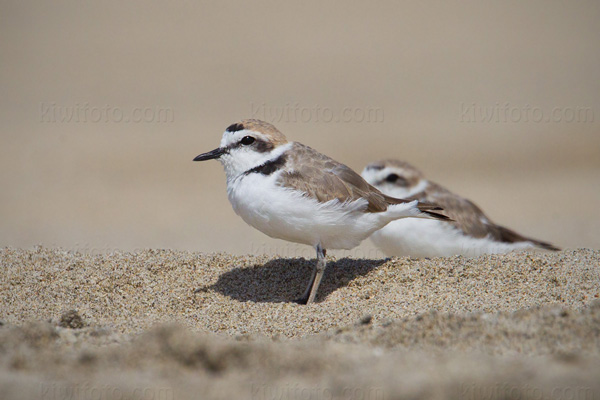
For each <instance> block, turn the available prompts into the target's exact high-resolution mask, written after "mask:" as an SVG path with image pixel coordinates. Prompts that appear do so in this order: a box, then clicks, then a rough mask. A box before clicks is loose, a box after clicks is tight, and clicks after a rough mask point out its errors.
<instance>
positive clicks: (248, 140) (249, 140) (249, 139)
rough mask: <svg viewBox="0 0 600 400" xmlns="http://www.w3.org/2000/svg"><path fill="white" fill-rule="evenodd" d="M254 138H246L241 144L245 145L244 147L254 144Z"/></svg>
mask: <svg viewBox="0 0 600 400" xmlns="http://www.w3.org/2000/svg"><path fill="white" fill-rule="evenodd" d="M254 140H255V139H254V138H253V137H252V136H244V137H243V138H242V140H240V143H241V144H243V145H244V146H247V145H249V144H252V143H254Z"/></svg>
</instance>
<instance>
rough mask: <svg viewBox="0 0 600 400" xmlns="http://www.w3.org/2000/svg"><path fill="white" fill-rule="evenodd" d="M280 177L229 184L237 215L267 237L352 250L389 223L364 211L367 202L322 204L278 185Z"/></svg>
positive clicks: (254, 176) (248, 177) (251, 177)
mask: <svg viewBox="0 0 600 400" xmlns="http://www.w3.org/2000/svg"><path fill="white" fill-rule="evenodd" d="M277 175H278V174H277V173H273V174H271V175H268V176H265V175H262V174H249V175H246V176H244V177H242V178H241V179H238V180H236V181H233V182H228V185H227V193H228V196H229V201H230V202H231V204H232V206H233V209H234V211H235V212H236V214H238V215H239V216H240V217H242V219H243V220H244V221H245V222H246V223H247V224H249V225H251V226H253V227H254V228H256V229H258V230H259V231H261V232H263V233H265V234H266V235H268V236H271V237H273V238H277V239H283V240H287V241H290V242H296V243H302V244H307V245H310V246H313V247H314V246H317V245H318V244H321V246H322V247H323V248H324V249H351V248H353V247H356V246H358V245H359V244H360V242H361V241H363V240H364V239H366V238H367V237H369V235H370V234H371V233H373V232H374V231H375V230H377V229H378V228H380V227H381V226H383V225H384V224H385V223H386V222H387V221H383V220H382V218H381V217H380V216H376V215H374V214H372V213H364V212H362V210H363V209H364V208H365V207H366V205H367V202H366V200H358V201H355V202H353V203H350V204H341V203H340V202H339V201H337V200H333V201H329V202H327V203H319V202H318V201H316V200H314V199H311V198H309V197H306V196H303V195H302V194H300V193H299V192H295V191H293V190H290V189H286V188H283V187H280V186H278V185H277V184H276V179H277Z"/></svg>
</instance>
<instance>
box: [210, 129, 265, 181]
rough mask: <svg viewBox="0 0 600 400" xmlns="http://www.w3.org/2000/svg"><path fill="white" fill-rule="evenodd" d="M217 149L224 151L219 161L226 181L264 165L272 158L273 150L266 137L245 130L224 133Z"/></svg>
mask: <svg viewBox="0 0 600 400" xmlns="http://www.w3.org/2000/svg"><path fill="white" fill-rule="evenodd" d="M219 148H220V149H222V150H225V151H224V153H223V154H222V155H221V157H219V161H220V162H221V164H223V168H224V169H225V174H226V175H227V180H230V179H235V178H237V177H238V176H240V175H241V174H243V173H244V172H246V171H248V170H249V169H252V168H254V167H257V166H259V165H261V164H264V163H265V162H266V161H268V160H270V159H272V158H273V153H272V151H273V150H275V146H274V145H273V144H272V142H271V141H270V140H269V138H268V137H267V136H266V135H264V134H262V133H259V132H255V131H251V130H247V129H242V130H239V131H236V132H229V131H225V133H223V138H222V139H221V145H220V147H219Z"/></svg>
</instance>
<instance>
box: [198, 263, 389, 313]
mask: <svg viewBox="0 0 600 400" xmlns="http://www.w3.org/2000/svg"><path fill="white" fill-rule="evenodd" d="M384 262H386V260H366V259H350V258H342V259H340V260H337V261H330V262H328V263H327V269H326V270H325V276H324V277H323V280H322V281H321V285H320V286H319V291H318V294H317V300H316V301H317V302H319V301H322V300H323V299H325V298H326V297H327V296H329V294H331V293H332V292H334V291H335V290H337V289H339V288H341V287H344V286H346V285H348V284H349V283H350V282H351V281H352V280H354V279H355V278H357V277H359V276H363V275H366V274H367V273H369V271H371V270H373V269H375V268H377V267H378V266H380V265H381V264H383V263H384ZM315 263H316V260H314V259H313V260H306V259H304V258H281V259H276V260H271V261H269V262H267V263H265V264H256V265H253V266H251V267H238V268H235V269H233V270H231V271H227V272H225V273H224V274H222V275H221V276H219V279H218V280H217V282H216V283H214V284H212V285H209V286H207V287H206V288H204V289H205V290H212V291H216V292H218V293H221V294H224V295H225V296H229V297H231V298H232V299H235V300H239V301H254V302H263V303H282V302H293V301H294V300H295V299H297V298H299V297H300V296H301V295H302V293H303V292H304V290H305V289H306V286H307V285H308V282H309V280H310V278H311V274H312V269H313V266H314V265H315Z"/></svg>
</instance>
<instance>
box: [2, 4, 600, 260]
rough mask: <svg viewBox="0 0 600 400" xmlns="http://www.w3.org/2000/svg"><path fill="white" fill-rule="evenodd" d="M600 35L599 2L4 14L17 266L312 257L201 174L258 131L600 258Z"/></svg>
mask: <svg viewBox="0 0 600 400" xmlns="http://www.w3.org/2000/svg"><path fill="white" fill-rule="evenodd" d="M598 21H600V4H599V3H598V2H593V1H590V2H584V1H579V2H570V3H564V2H543V1H537V2H536V1H533V2H527V3H520V2H485V3H480V2H460V3H459V2H392V1H388V2H377V3H372V2H363V3H359V4H353V5H349V4H348V3H345V2H341V1H340V2H326V3H323V2H316V1H315V2H301V3H295V4H292V3H279V2H259V3H253V4H247V3H244V2H187V1H174V2H151V1H148V2H146V1H133V2H126V3H122V2H116V1H115V2H108V1H107V2H96V3H80V2H69V1H52V2H44V1H27V2H17V1H1V2H0V38H1V39H0V59H1V63H0V92H1V93H2V96H1V97H0V121H1V124H0V141H1V143H2V146H0V167H1V168H2V171H3V173H2V175H1V176H0V187H1V188H2V190H0V210H1V213H2V214H1V217H2V223H1V224H0V245H2V246H15V247H23V248H31V247H32V246H34V245H36V244H43V245H45V246H50V247H56V246H61V247H64V248H67V249H71V250H77V251H83V252H93V253H98V252H110V251H112V250H114V249H121V250H134V249H140V248H170V249H179V250H193V251H202V252H212V251H224V252H229V253H233V254H249V253H252V254H260V253H265V252H266V253H278V254H282V255H284V256H288V257H293V256H305V257H313V254H312V253H313V251H312V249H310V248H307V247H297V246H295V245H290V244H287V243H285V242H281V241H276V240H271V239H269V238H267V237H266V236H264V235H263V234H261V233H260V232H257V231H255V230H254V229H252V228H250V227H248V226H246V224H245V223H244V222H243V221H242V220H241V219H240V218H238V217H237V216H236V215H235V214H234V213H233V211H232V210H231V207H230V205H229V203H228V201H227V198H226V194H225V179H224V174H223V171H222V169H221V166H220V165H219V164H218V163H216V162H212V163H205V164H202V165H198V164H195V163H193V162H192V161H191V160H192V158H193V157H194V156H196V155H197V154H199V153H201V152H204V151H207V150H211V149H213V148H215V147H216V146H217V145H218V143H219V140H220V137H221V134H222V132H223V130H224V129H225V127H226V126H228V125H229V124H230V123H232V122H235V121H237V120H239V119H243V118H249V117H258V118H262V119H266V120H268V121H270V122H273V123H274V124H275V125H276V126H277V127H278V128H279V129H280V130H281V131H283V132H284V133H285V134H286V135H287V136H288V137H289V138H291V139H293V140H297V141H300V142H302V143H305V144H307V145H310V146H312V147H314V148H316V149H318V150H320V151H322V152H324V153H326V154H328V155H330V156H332V157H334V158H335V159H337V160H339V161H342V162H344V163H346V164H347V165H349V166H351V167H353V168H355V169H356V170H361V169H362V168H363V167H364V165H365V164H366V163H368V162H370V161H373V160H375V159H379V158H382V157H397V158H403V159H406V160H408V161H410V162H412V163H414V164H415V165H417V166H419V167H420V168H421V169H423V170H424V171H425V172H426V174H427V175H428V177H429V178H430V179H432V180H435V181H438V182H440V183H442V184H444V185H446V186H448V187H449V188H451V189H453V190H455V191H457V192H458V193H461V194H463V195H465V196H468V197H469V198H471V199H473V200H474V201H476V202H477V203H478V204H479V205H480V206H481V207H482V208H483V209H484V210H486V211H487V212H488V214H489V215H490V217H491V218H493V219H495V220H496V221H498V222H500V223H502V224H505V225H507V226H509V227H512V228H514V229H515V230H517V231H519V232H522V233H524V234H527V235H531V236H533V237H537V238H540V239H544V240H548V241H551V242H553V243H555V244H557V245H559V246H562V247H566V248H577V247H588V248H600V225H599V224H598V220H599V218H600V208H599V207H597V205H598V204H599V202H600V135H599V133H600V47H599V46H598V43H599V42H600V24H599V23H598ZM506 104H508V110H509V112H510V113H514V114H511V115H509V116H508V118H506V117H504V116H503V115H504V114H498V113H503V112H504V111H503V109H504V108H505V107H506ZM107 106H108V107H111V109H116V110H117V111H115V112H113V113H112V114H110V115H108V114H103V116H102V117H101V120H100V121H98V118H97V115H98V114H88V116H87V121H86V122H84V121H82V120H83V119H84V118H85V117H83V116H82V115H83V114H81V115H80V119H79V122H76V118H75V117H73V116H72V117H71V118H70V119H69V118H67V119H61V117H60V112H67V111H69V110H71V111H76V109H79V112H80V113H83V112H84V111H82V109H83V108H86V107H87V109H88V112H89V113H90V112H92V111H89V110H93V109H95V110H96V111H95V112H96V113H97V112H99V111H98V110H100V109H103V108H105V107H107ZM471 107H472V108H471ZM316 108H318V109H320V110H321V118H319V112H315V111H302V110H304V109H306V110H314V109H316ZM346 108H348V109H351V110H357V109H358V110H359V111H358V114H352V115H351V118H350V120H349V121H338V122H336V120H335V118H332V120H331V121H323V119H324V118H323V115H324V114H323V112H325V113H327V114H325V117H327V116H331V115H333V116H336V115H337V116H339V115H340V114H341V113H342V110H344V109H346ZM526 108H529V109H530V111H528V112H530V113H531V112H533V111H531V110H533V109H536V110H537V114H535V115H533V114H529V118H527V117H526V116H525V114H524V112H526V111H523V110H525V109H526ZM145 109H150V111H149V112H148V114H146V115H145V116H144V118H143V120H142V121H139V122H132V121H130V122H125V120H126V119H128V118H129V119H130V120H131V119H133V118H134V117H136V116H134V115H133V113H134V110H145ZM373 109H375V110H379V111H380V112H382V116H383V117H382V118H378V119H376V120H371V121H367V120H366V119H367V118H361V112H364V111H365V110H373ZM486 109H487V110H489V112H492V113H493V112H495V113H496V114H492V117H491V120H488V119H487V118H486V117H482V116H481V115H480V112H481V110H484V111H485V110H486ZM513 109H516V111H511V110H513ZM555 109H556V110H558V111H557V114H553V112H554V110H555ZM580 109H584V110H587V111H584V115H583V116H581V115H575V116H574V115H573V113H574V112H575V113H576V114H577V112H578V111H577V110H580ZM61 110H62V111H61ZM161 110H162V111H161ZM165 110H167V111H165ZM278 110H285V111H286V112H287V113H291V114H294V113H298V112H300V117H301V118H297V117H296V118H294V117H290V116H283V117H281V116H280V117H277V116H276V115H274V114H275V113H276V112H277V111H278ZM294 110H297V111H294ZM323 110H329V111H323ZM361 110H362V111H361ZM465 110H467V111H465ZM473 110H474V111H473ZM569 110H571V111H569ZM160 112H170V113H171V114H169V115H170V117H167V118H163V119H161V114H160ZM353 112H354V111H353ZM302 113H304V114H302ZM540 113H541V114H540ZM590 113H591V114H590ZM106 115H108V119H107V117H106ZM120 115H123V116H122V120H121V117H120ZM540 115H543V117H542V118H543V120H542V121H539V122H534V121H532V119H533V118H535V119H539V117H540ZM137 117H138V119H139V117H140V115H137ZM527 119H528V120H527ZM552 119H556V120H554V121H553V120H552ZM346 254H350V255H353V256H356V257H361V256H367V257H369V258H377V253H376V252H374V251H373V248H372V246H371V245H370V244H369V243H365V244H363V245H362V246H361V247H360V248H358V249H356V250H354V251H353V252H351V253H346Z"/></svg>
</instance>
